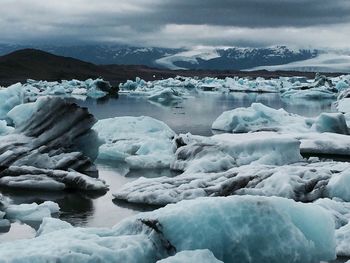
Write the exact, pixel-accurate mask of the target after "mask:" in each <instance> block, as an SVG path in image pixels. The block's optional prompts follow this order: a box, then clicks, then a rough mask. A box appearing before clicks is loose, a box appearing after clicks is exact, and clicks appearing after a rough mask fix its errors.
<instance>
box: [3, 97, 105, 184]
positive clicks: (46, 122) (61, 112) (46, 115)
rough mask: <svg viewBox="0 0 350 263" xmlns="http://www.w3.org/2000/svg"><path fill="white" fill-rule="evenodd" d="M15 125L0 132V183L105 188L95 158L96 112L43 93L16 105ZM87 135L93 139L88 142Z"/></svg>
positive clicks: (96, 146) (12, 113) (11, 112)
mask: <svg viewBox="0 0 350 263" xmlns="http://www.w3.org/2000/svg"><path fill="white" fill-rule="evenodd" d="M7 116H8V118H9V119H11V120H12V122H13V123H14V124H15V129H14V130H13V132H11V133H10V134H8V135H5V136H1V137H0V149H1V154H0V165H1V166H2V167H3V169H2V171H1V173H0V185H5V186H8V187H21V188H31V189H35V188H39V189H50V190H61V189H63V188H77V189H81V190H105V189H107V186H106V185H105V184H104V183H103V182H102V181H100V180H98V179H96V178H92V177H90V176H88V175H87V174H89V175H92V174H94V176H95V177H96V174H97V170H96V167H95V165H94V164H93V162H92V161H93V160H94V158H96V156H97V154H98V146H99V145H98V140H97V136H96V134H95V132H94V131H93V130H91V127H92V126H93V124H94V123H95V122H96V120H95V118H94V117H93V116H92V115H91V114H90V113H89V112H88V111H87V109H84V108H80V107H79V106H77V105H76V104H71V103H68V102H66V101H64V100H63V99H60V98H48V97H43V98H39V99H38V100H37V101H36V102H35V103H28V104H21V105H18V106H16V107H15V108H14V109H12V110H11V111H10V112H9V113H8V114H7ZM86 141H89V145H87V144H86Z"/></svg>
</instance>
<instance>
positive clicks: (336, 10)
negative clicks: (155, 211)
mask: <svg viewBox="0 0 350 263" xmlns="http://www.w3.org/2000/svg"><path fill="white" fill-rule="evenodd" d="M1 9H2V13H1V16H0V36H1V38H0V41H1V42H9V43H16V44H26V43H50V44H58V45H61V44H74V43H91V42H112V43H114V42H117V43H123V44H130V45H137V46H163V47H183V46H196V45H211V46H212V45H215V46H217V45H219V46H269V45H282V44H284V45H290V46H297V47H331V48H346V47H347V46H348V43H349V42H350V36H349V32H350V1H349V0H332V1H330V0H60V1H58V0H50V1H44V0H2V1H1Z"/></svg>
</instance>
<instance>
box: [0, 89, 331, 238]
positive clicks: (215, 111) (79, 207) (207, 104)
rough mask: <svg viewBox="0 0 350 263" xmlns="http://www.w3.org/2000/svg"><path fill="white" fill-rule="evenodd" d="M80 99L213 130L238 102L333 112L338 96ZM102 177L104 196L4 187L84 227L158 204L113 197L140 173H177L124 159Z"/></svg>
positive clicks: (184, 127) (106, 112)
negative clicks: (165, 101) (162, 101)
mask: <svg viewBox="0 0 350 263" xmlns="http://www.w3.org/2000/svg"><path fill="white" fill-rule="evenodd" d="M76 102H77V103H78V104H79V105H81V106H84V107H88V108H89V110H90V112H91V113H92V114H94V115H95V116H96V118H98V119H104V118H111V117H116V116H141V115H147V116H151V117H154V118H156V119H159V120H162V121H164V122H165V123H167V124H168V125H169V126H170V127H171V128H172V129H173V130H174V131H175V132H177V133H186V132H191V133H192V134H199V135H211V134H212V132H211V129H210V127H211V124H212V123H213V121H214V120H215V119H216V118H217V117H218V116H219V115H220V114H221V113H222V112H223V111H226V110H230V109H233V108H238V107H248V106H250V105H251V104H252V103H253V102H261V103H263V104H265V105H268V106H270V107H273V108H276V109H279V108H284V109H285V110H287V111H288V112H292V113H297V114H300V115H303V116H308V117H313V116H317V115H318V114H320V113H321V112H332V111H334V108H333V107H332V101H328V100H323V101H322V100H319V101H306V100H294V101H292V102H291V101H284V100H282V99H281V98H280V96H279V94H253V93H250V94H245V93H232V94H228V95H227V94H226V95H224V94H210V93H209V94H205V95H200V96H199V97H196V98H188V99H186V100H184V101H183V102H181V103H179V104H177V105H175V106H171V107H168V106H163V105H159V104H155V103H151V102H150V101H148V100H146V99H144V98H142V97H137V96H128V95H126V94H122V95H120V96H119V97H118V98H110V99H102V100H93V99H87V100H85V101H79V100H77V101H76ZM97 166H98V169H99V172H100V178H102V179H103V180H105V181H106V182H107V184H108V185H109V186H110V191H109V192H107V193H106V194H105V195H103V196H96V195H91V194H84V193H76V192H68V193H67V192H65V193H60V192H58V193H53V192H34V193H33V191H18V190H16V191H13V190H11V191H10V190H6V189H0V192H2V193H3V195H5V196H8V197H10V198H11V199H12V200H13V202H14V203H16V204H20V203H32V202H37V203H40V202H43V201H45V200H51V201H54V202H57V203H58V204H59V206H60V208H61V213H60V214H59V218H61V219H63V220H66V221H68V222H69V223H71V224H73V225H75V226H83V227H111V226H113V225H115V224H117V223H118V222H120V221H121V220H123V219H124V218H127V217H129V216H131V215H134V214H136V213H138V212H140V211H149V210H153V209H154V208H155V207H149V206H137V205H130V204H127V203H125V202H116V201H113V196H112V193H114V192H116V191H117V190H118V189H119V188H120V187H121V186H122V185H124V184H125V183H127V182H130V181H132V180H135V179H137V178H138V177H139V176H145V177H158V176H162V175H166V176H173V175H174V174H173V173H171V172H170V171H166V170H150V171H146V172H145V171H144V170H139V171H132V172H129V171H128V169H127V168H125V167H123V165H117V164H103V163H97ZM36 228H38V225H31V226H28V225H23V224H21V223H19V222H15V223H13V224H12V226H11V229H10V231H9V232H7V233H3V234H0V242H3V241H8V240H13V239H20V238H29V237H33V236H34V235H35V229H36Z"/></svg>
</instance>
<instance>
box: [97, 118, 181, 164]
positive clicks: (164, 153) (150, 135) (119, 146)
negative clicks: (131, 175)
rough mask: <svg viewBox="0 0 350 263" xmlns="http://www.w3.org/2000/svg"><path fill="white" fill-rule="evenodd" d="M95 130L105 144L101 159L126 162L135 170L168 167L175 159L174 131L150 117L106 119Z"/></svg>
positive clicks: (100, 152)
mask: <svg viewBox="0 0 350 263" xmlns="http://www.w3.org/2000/svg"><path fill="white" fill-rule="evenodd" d="M93 129H94V130H95V131H96V132H97V133H98V136H99V137H100V139H102V141H103V144H102V146H100V148H99V155H98V158H99V159H102V160H109V161H123V162H126V163H127V164H128V165H129V166H130V167H131V168H133V169H138V168H164V167H169V166H170V163H171V162H172V161H173V159H174V143H173V138H174V137H175V133H174V131H172V130H171V129H170V128H169V127H168V126H167V125H166V124H165V123H163V122H161V121H158V120H156V119H153V118H151V117H145V116H141V117H116V118H111V119H104V120H100V121H98V122H97V123H96V124H95V125H94V127H93Z"/></svg>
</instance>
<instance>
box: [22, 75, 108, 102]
mask: <svg viewBox="0 0 350 263" xmlns="http://www.w3.org/2000/svg"><path fill="white" fill-rule="evenodd" d="M22 89H23V90H24V94H25V96H27V97H32V96H36V97H38V96H45V95H62V96H64V95H86V96H89V97H92V98H101V97H104V96H106V95H107V94H109V93H111V92H113V87H112V86H111V85H110V83H109V82H107V81H104V80H103V79H95V80H93V79H88V80H85V81H80V80H75V79H73V80H69V81H68V80H62V81H61V82H57V81H54V82H49V81H36V80H28V81H27V83H25V84H24V85H23V86H22Z"/></svg>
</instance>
